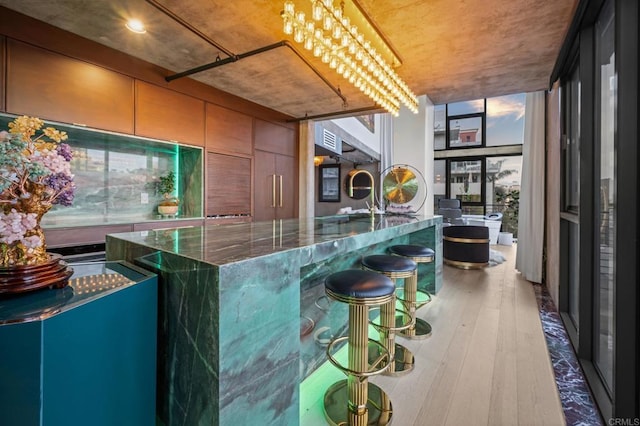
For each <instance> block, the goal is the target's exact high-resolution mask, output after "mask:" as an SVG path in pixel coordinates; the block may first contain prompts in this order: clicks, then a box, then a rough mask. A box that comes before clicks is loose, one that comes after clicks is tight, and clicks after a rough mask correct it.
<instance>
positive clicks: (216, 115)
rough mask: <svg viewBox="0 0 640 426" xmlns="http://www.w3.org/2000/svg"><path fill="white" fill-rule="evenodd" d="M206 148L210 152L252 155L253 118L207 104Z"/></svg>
mask: <svg viewBox="0 0 640 426" xmlns="http://www.w3.org/2000/svg"><path fill="white" fill-rule="evenodd" d="M206 120H207V121H206V127H207V130H206V135H205V136H206V146H207V149H208V150H210V151H216V152H221V153H238V154H243V155H251V153H252V152H253V142H252V141H253V118H252V117H251V116H249V115H246V114H241V113H239V112H236V111H232V110H230V109H227V108H222V107H219V106H217V105H213V104H210V103H207V117H206Z"/></svg>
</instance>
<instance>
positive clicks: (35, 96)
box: [6, 40, 133, 133]
mask: <svg viewBox="0 0 640 426" xmlns="http://www.w3.org/2000/svg"><path fill="white" fill-rule="evenodd" d="M6 81H7V92H6V99H7V101H6V102H7V104H6V109H7V111H8V112H12V113H15V114H29V115H35V116H38V117H40V118H43V119H49V120H55V121H61V122H63V123H78V124H83V125H86V126H89V127H94V128H98V129H105V130H112V131H116V132H121V133H133V79H132V78H131V77H127V76H125V75H122V74H119V73H117V72H113V71H109V70H107V69H104V68H101V67H98V66H96V65H92V64H89V63H86V62H83V61H79V60H76V59H72V58H69V57H66V56H63V55H59V54H57V53H52V52H49V51H47V50H44V49H40V48H38V47H34V46H31V45H29V44H25V43H21V42H19V41H15V40H7V76H6Z"/></svg>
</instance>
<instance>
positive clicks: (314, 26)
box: [282, 0, 418, 117]
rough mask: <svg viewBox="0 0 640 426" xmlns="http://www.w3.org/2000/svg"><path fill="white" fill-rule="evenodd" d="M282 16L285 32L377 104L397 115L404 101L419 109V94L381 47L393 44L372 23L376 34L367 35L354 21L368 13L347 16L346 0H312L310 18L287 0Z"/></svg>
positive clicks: (410, 108)
mask: <svg viewBox="0 0 640 426" xmlns="http://www.w3.org/2000/svg"><path fill="white" fill-rule="evenodd" d="M302 1H305V0H302ZM352 10H353V13H354V14H355V15H358V14H361V12H360V9H359V8H355V7H354V8H353V9H352ZM282 19H283V31H284V33H285V34H288V35H293V40H294V41H295V42H296V43H300V44H302V45H303V46H304V48H305V49H306V50H308V51H310V52H312V54H313V55H314V56H315V57H317V58H320V60H321V61H322V62H324V63H326V64H328V65H329V67H330V68H332V69H334V70H335V71H336V72H337V73H338V74H340V75H342V77H343V78H344V79H346V80H348V81H349V82H350V83H351V84H353V85H354V86H355V87H357V88H358V89H360V90H361V91H362V92H363V93H364V94H365V95H367V96H369V97H370V98H371V99H372V100H373V101H374V102H375V103H376V104H378V105H380V106H381V107H382V108H384V109H386V110H387V111H388V112H390V113H391V114H393V115H394V116H396V117H397V116H398V113H399V112H400V104H401V103H402V104H404V105H405V106H406V107H407V108H408V109H409V110H410V111H412V112H413V113H417V112H418V99H417V98H416V95H415V94H414V93H413V92H412V91H411V90H410V89H409V87H408V86H407V84H406V83H405V82H404V81H402V79H401V78H400V77H399V76H398V74H396V72H395V71H394V70H393V68H392V66H391V65H389V63H388V62H387V61H386V60H385V59H384V57H383V55H382V54H381V53H380V51H379V50H383V51H386V52H390V51H391V48H390V47H389V46H388V45H387V44H386V43H385V42H384V40H383V39H382V37H381V36H380V35H379V34H378V33H377V31H376V30H375V28H372V27H370V26H369V27H370V28H367V30H368V33H369V34H374V36H373V37H372V39H367V38H365V33H364V31H362V30H361V29H359V28H358V26H356V24H355V23H352V21H354V22H355V21H357V22H367V19H366V17H364V16H362V15H360V16H352V17H351V18H349V17H348V16H345V13H344V1H342V2H341V5H340V7H334V6H333V0H311V19H310V20H307V19H306V15H305V13H304V11H301V10H298V11H296V7H295V4H294V2H293V1H291V0H287V1H285V2H284V10H283V12H282ZM374 45H377V46H378V49H376V47H374ZM392 56H395V55H392ZM395 62H396V61H395V58H394V63H395Z"/></svg>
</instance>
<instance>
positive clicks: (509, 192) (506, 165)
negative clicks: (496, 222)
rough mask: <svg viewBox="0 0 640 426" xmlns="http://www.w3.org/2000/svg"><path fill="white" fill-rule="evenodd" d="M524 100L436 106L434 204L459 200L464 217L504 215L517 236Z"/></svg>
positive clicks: (507, 226)
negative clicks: (440, 201)
mask: <svg viewBox="0 0 640 426" xmlns="http://www.w3.org/2000/svg"><path fill="white" fill-rule="evenodd" d="M524 108H525V94H522V93H521V94H514V95H508V96H500V97H495V98H487V99H477V100H470V101H465V102H456V103H452V104H446V105H436V106H435V117H434V151H435V152H434V157H435V162H434V186H433V187H434V202H435V206H434V208H435V211H436V212H437V211H438V200H439V199H441V198H458V199H460V200H461V202H462V209H463V213H464V214H481V215H482V214H489V213H494V212H499V213H502V214H503V218H504V219H503V228H504V229H503V230H504V231H506V232H512V233H514V234H517V227H518V206H519V198H520V172H521V170H522V143H523V134H524Z"/></svg>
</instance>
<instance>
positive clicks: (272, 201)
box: [271, 175, 276, 207]
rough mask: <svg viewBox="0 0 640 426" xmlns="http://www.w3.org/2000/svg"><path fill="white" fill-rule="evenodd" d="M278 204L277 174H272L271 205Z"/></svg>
mask: <svg viewBox="0 0 640 426" xmlns="http://www.w3.org/2000/svg"><path fill="white" fill-rule="evenodd" d="M275 206H276V175H271V207H275Z"/></svg>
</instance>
